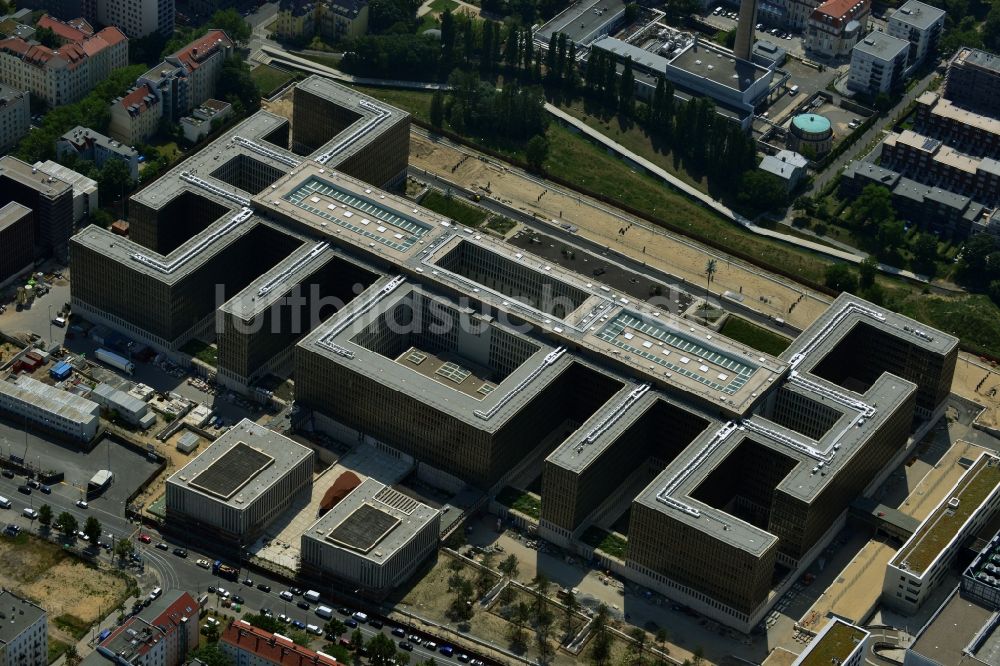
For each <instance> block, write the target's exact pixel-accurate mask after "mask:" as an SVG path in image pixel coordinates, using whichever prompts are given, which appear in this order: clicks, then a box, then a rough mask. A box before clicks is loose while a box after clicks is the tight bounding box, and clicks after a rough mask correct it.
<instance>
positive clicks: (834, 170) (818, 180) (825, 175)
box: [809, 72, 937, 196]
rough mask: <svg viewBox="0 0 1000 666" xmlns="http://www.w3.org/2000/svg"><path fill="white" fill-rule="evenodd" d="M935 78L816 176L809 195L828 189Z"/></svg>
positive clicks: (924, 82) (923, 83) (909, 94)
mask: <svg viewBox="0 0 1000 666" xmlns="http://www.w3.org/2000/svg"><path fill="white" fill-rule="evenodd" d="M935 76H937V73H936V72H931V73H930V74H928V75H927V76H925V77H924V78H922V79H921V80H920V81H919V82H918V83H917V85H915V86H913V88H911V89H910V91H909V92H907V93H906V94H905V95H903V99H901V100H900V101H899V103H898V104H896V106H894V107H893V108H892V110H891V111H890V112H889V113H887V114H886V115H885V116H884V117H882V118H881V119H879V120H878V121H877V122H876V123H875V124H874V125H872V126H871V127H870V128H868V131H867V132H865V133H864V135H862V136H861V138H860V139H858V140H857V141H856V142H855V143H854V145H853V146H851V147H850V148H849V149H848V150H846V151H844V154H843V155H841V156H840V157H838V158H837V159H836V160H834V161H833V163H832V164H830V166H828V167H827V168H826V169H824V170H823V171H821V172H820V173H818V174H816V175H815V176H814V178H813V185H812V189H810V190H809V195H810V196H815V195H816V193H817V192H820V191H822V189H823V188H824V187H826V186H827V185H828V184H829V183H830V181H831V180H833V178H834V177H835V176H836V175H837V174H839V173H840V172H841V170H842V169H843V168H844V167H845V166H847V164H848V162H851V161H852V160H855V159H857V158H858V156H859V155H860V153H861V152H862V151H864V150H867V149H868V145H869V144H870V143H872V142H873V141H874V140H875V139H876V138H877V137H880V136H881V134H882V132H883V131H884V130H885V129H886V128H888V127H889V126H891V125H892V124H893V123H894V122H895V121H896V115H897V114H898V113H899V112H900V111H902V110H903V109H904V108H906V106H907V105H908V104H909V103H910V102H912V101H913V100H915V99H916V98H917V97H919V96H920V95H921V94H923V92H924V91H925V90H927V86H929V85H930V83H931V81H932V80H933V79H934V77H935Z"/></svg>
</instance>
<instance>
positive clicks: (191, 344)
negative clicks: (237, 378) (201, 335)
mask: <svg viewBox="0 0 1000 666" xmlns="http://www.w3.org/2000/svg"><path fill="white" fill-rule="evenodd" d="M181 352H183V353H185V354H187V355H188V356H194V357H195V358H196V359H198V360H199V361H202V362H203V363H207V364H208V365H210V366H212V367H213V368H214V367H215V366H217V365H218V364H219V350H218V349H216V348H215V347H213V346H212V345H209V344H205V343H204V342H202V341H201V340H198V339H197V338H192V339H190V340H188V341H187V342H185V343H184V346H183V347H181Z"/></svg>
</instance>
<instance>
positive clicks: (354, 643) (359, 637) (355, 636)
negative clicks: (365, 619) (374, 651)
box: [351, 629, 365, 653]
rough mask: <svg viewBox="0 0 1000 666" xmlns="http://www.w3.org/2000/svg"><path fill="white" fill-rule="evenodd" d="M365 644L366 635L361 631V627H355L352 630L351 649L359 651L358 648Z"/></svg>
mask: <svg viewBox="0 0 1000 666" xmlns="http://www.w3.org/2000/svg"><path fill="white" fill-rule="evenodd" d="M364 646H365V636H364V634H362V633H361V630H360V629H355V630H354V631H352V632H351V649H352V650H354V652H355V653H357V651H358V650H360V649H361V648H363V647H364Z"/></svg>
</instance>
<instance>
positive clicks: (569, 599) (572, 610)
mask: <svg viewBox="0 0 1000 666" xmlns="http://www.w3.org/2000/svg"><path fill="white" fill-rule="evenodd" d="M563 606H565V611H564V613H565V615H564V617H563V628H564V629H565V630H566V634H567V636H571V635H572V634H573V633H574V632H575V631H576V612H577V609H578V608H579V607H580V603H579V602H578V601H577V600H576V595H575V594H573V590H569V591H568V592H567V593H566V596H565V597H563Z"/></svg>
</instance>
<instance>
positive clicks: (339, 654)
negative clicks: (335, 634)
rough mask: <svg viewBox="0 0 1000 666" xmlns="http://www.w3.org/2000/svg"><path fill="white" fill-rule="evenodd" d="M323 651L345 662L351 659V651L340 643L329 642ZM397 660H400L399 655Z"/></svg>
mask: <svg viewBox="0 0 1000 666" xmlns="http://www.w3.org/2000/svg"><path fill="white" fill-rule="evenodd" d="M323 652H324V653H326V654H328V655H330V656H331V657H333V658H334V659H336V660H337V661H339V662H341V663H344V664H346V663H347V662H349V661H350V660H351V651H350V650H348V649H347V648H345V647H344V646H343V645H340V644H338V643H327V644H326V645H324V646H323ZM396 660H397V661H399V657H398V656H397V658H396Z"/></svg>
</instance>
